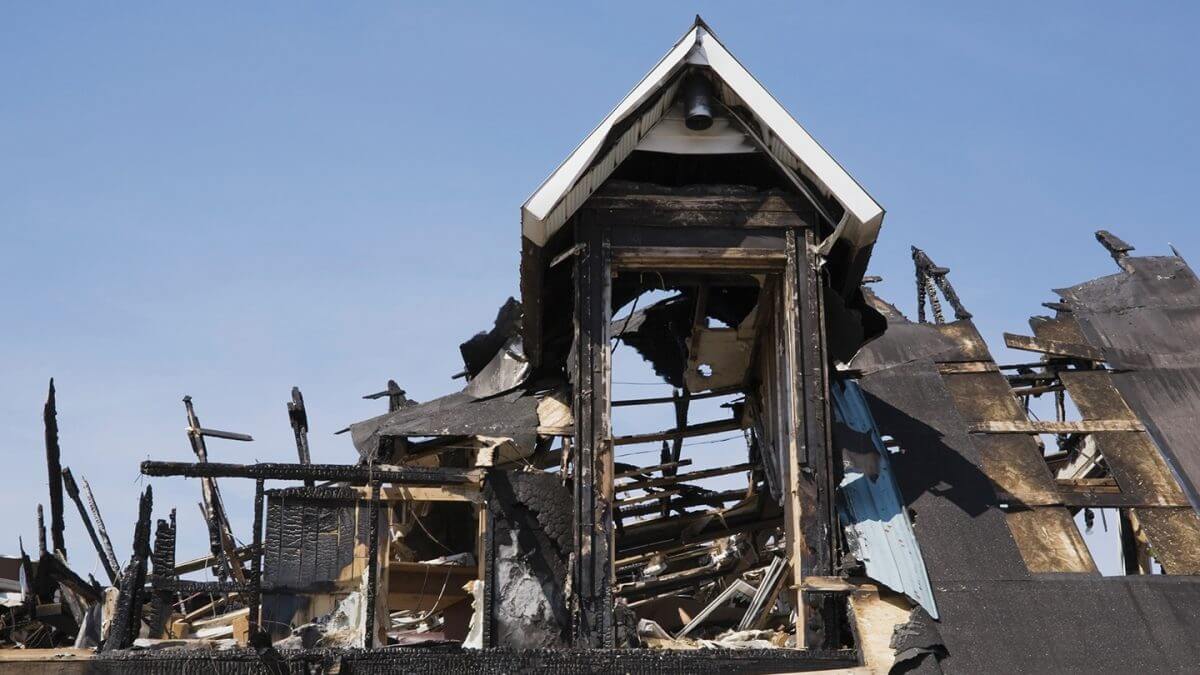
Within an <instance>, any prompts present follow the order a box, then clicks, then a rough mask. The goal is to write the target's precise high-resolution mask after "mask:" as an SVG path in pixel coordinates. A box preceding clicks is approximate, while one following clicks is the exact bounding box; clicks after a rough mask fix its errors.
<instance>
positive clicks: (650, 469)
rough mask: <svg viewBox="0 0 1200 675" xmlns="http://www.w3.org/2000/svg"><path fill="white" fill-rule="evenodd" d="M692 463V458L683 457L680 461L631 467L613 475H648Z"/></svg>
mask: <svg viewBox="0 0 1200 675" xmlns="http://www.w3.org/2000/svg"><path fill="white" fill-rule="evenodd" d="M691 463H692V460H690V459H681V460H679V461H673V462H664V463H662V464H655V465H653V466H639V467H638V468H636V469H629V470H628V471H620V472H617V474H616V475H615V476H613V477H614V478H631V477H633V476H646V475H649V474H652V473H654V472H655V471H663V470H665V469H676V468H679V467H681V466H689V465H691Z"/></svg>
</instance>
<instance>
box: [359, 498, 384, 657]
mask: <svg viewBox="0 0 1200 675" xmlns="http://www.w3.org/2000/svg"><path fill="white" fill-rule="evenodd" d="M369 518H370V527H369V528H368V535H367V536H369V537H371V541H370V542H369V543H368V544H367V598H366V600H367V616H366V621H365V627H364V629H363V647H365V648H366V649H370V648H372V647H374V646H375V603H376V602H377V601H378V598H377V597H376V596H377V592H376V589H375V587H376V585H377V584H378V580H379V560H377V558H378V557H379V482H378V481H371V501H370V516H369ZM385 602H386V596H385Z"/></svg>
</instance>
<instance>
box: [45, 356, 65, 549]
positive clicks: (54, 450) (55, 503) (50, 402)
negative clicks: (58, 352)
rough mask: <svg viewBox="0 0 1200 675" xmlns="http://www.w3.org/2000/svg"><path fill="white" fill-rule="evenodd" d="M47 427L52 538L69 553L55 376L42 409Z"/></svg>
mask: <svg viewBox="0 0 1200 675" xmlns="http://www.w3.org/2000/svg"><path fill="white" fill-rule="evenodd" d="M42 421H43V422H44V423H45V428H46V473H47V476H48V478H49V485H50V540H51V543H52V544H53V546H54V550H55V551H62V553H63V555H66V554H67V545H66V544H65V543H64V542H63V485H62V462H61V454H62V453H61V450H60V449H59V447H58V408H57V405H56V403H55V399H54V378H50V393H49V394H47V396H46V406H45V407H44V408H43V409H42Z"/></svg>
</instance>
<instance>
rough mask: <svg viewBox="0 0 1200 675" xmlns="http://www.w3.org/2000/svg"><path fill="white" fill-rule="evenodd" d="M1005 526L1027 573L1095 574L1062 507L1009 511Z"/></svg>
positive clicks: (1080, 541)
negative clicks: (1019, 552)
mask: <svg viewBox="0 0 1200 675" xmlns="http://www.w3.org/2000/svg"><path fill="white" fill-rule="evenodd" d="M1007 521H1008V526H1009V528H1010V529H1011V530H1012V534H1013V539H1014V540H1016V542H1017V548H1018V549H1020V551H1021V557H1022V558H1023V559H1024V560H1025V565H1026V566H1027V567H1028V568H1029V571H1030V572H1033V573H1035V574H1038V573H1047V572H1079V573H1084V574H1099V571H1098V570H1097V569H1096V563H1095V562H1094V561H1093V560H1092V554H1091V553H1090V552H1089V551H1088V548H1087V544H1085V543H1084V542H1083V536H1082V535H1080V534H1079V528H1078V527H1076V526H1075V521H1074V520H1072V518H1071V513H1070V512H1069V511H1067V510H1066V509H1063V508H1056V507H1034V508H1031V509H1020V510H1016V509H1014V510H1012V511H1009V513H1008V518H1007Z"/></svg>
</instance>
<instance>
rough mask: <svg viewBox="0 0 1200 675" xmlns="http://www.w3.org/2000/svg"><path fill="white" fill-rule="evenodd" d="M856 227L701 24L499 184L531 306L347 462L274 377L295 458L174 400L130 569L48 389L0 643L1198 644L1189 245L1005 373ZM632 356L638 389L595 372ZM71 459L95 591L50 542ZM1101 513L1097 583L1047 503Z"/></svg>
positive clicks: (946, 286) (505, 318) (7, 582)
mask: <svg viewBox="0 0 1200 675" xmlns="http://www.w3.org/2000/svg"><path fill="white" fill-rule="evenodd" d="M684 99H686V101H685V100H684ZM685 103H686V108H685ZM882 218H883V210H882V208H881V207H880V206H879V205H878V204H877V203H875V202H874V200H873V199H871V198H870V196H869V195H867V194H866V192H865V191H863V190H862V188H861V187H860V186H858V184H857V183H855V182H854V181H853V179H851V178H850V177H849V175H848V174H846V173H845V171H844V170H843V169H842V168H841V167H840V166H839V165H837V164H836V162H834V161H833V159H832V158H831V157H829V156H828V155H827V154H826V153H825V152H824V150H822V149H821V148H820V146H818V145H816V143H815V142H814V141H813V140H812V139H811V138H810V137H809V136H808V134H807V132H805V131H804V130H803V129H802V128H801V127H800V126H799V124H797V123H796V122H795V121H793V120H792V119H791V118H790V117H789V116H788V115H787V114H786V112H784V111H783V110H782V108H780V107H779V104H778V103H777V102H776V101H775V100H774V99H773V98H771V97H770V95H769V94H767V92H766V91H765V90H763V89H762V87H761V85H759V84H758V83H757V81H755V80H754V79H753V78H752V77H751V76H750V75H749V73H747V72H746V71H745V70H744V69H743V68H742V67H741V66H740V65H739V64H738V63H737V61H736V60H735V59H733V57H732V55H730V54H729V52H728V51H727V50H726V49H725V47H724V46H723V45H722V44H721V43H720V42H718V41H717V40H716V38H715V36H713V34H712V31H711V30H710V29H709V28H708V27H707V26H706V25H704V24H703V22H700V21H697V23H696V24H695V25H694V26H693V27H692V28H691V29H690V30H689V31H688V33H687V34H686V35H685V37H684V38H683V39H681V40H680V42H679V43H677V44H676V45H675V46H674V47H673V49H672V51H671V52H670V54H668V57H666V58H664V60H663V61H662V62H660V63H659V64H658V65H657V66H656V67H655V69H654V70H653V71H652V72H651V74H650V75H648V76H647V78H646V79H645V80H643V81H642V82H641V83H640V84H639V85H638V87H637V88H635V90H634V91H633V92H632V93H631V94H630V96H629V97H628V98H627V99H625V100H624V101H622V102H621V104H619V105H618V107H617V108H616V110H614V112H613V113H612V114H611V115H610V116H609V117H608V118H605V120H604V122H603V123H602V124H601V126H600V127H599V128H598V129H597V131H596V132H594V133H593V134H592V135H591V136H589V138H588V139H586V140H585V142H584V143H583V144H581V145H580V146H579V148H578V149H577V150H576V151H575V152H574V153H573V154H572V155H571V157H569V158H568V160H567V161H566V162H565V163H564V164H563V166H562V167H560V168H559V169H558V170H557V171H556V172H555V173H554V174H553V175H552V176H551V178H550V179H548V180H547V182H546V183H545V184H544V185H543V186H542V187H541V188H539V190H538V192H537V193H535V195H534V196H533V197H531V198H530V200H529V202H527V203H526V205H525V206H524V207H523V208H522V267H521V271H520V275H521V298H520V299H517V298H509V299H508V300H507V301H506V302H505V303H504V304H503V306H502V307H501V308H500V310H499V312H498V314H497V316H496V318H495V320H494V322H493V325H492V326H491V327H490V328H488V329H487V330H485V331H482V332H480V333H478V334H477V335H475V336H474V337H471V338H470V339H468V340H467V341H465V342H463V343H462V344H461V345H460V347H459V351H460V353H461V356H462V359H463V368H462V370H461V372H459V373H456V374H452V377H451V379H452V380H460V379H461V380H464V381H463V382H461V383H458V385H456V386H459V385H461V386H460V388H459V390H458V391H455V392H451V393H448V394H445V395H443V396H440V397H436V398H432V399H428V400H424V402H417V401H414V400H411V399H409V398H408V396H407V393H406V392H405V391H404V390H403V389H402V388H401V387H400V386H399V385H398V384H397V382H396V381H395V380H388V381H387V386H386V388H385V389H383V390H381V391H377V392H375V393H371V394H368V395H366V396H365V397H364V398H365V399H368V400H371V401H380V403H378V404H374V405H377V406H380V407H381V405H382V400H383V399H385V398H386V400H387V409H386V412H383V411H382V410H377V411H376V412H378V413H379V414H376V415H374V416H370V417H368V418H367V419H364V420H361V421H357V422H353V423H351V424H349V426H348V427H347V430H348V431H349V432H350V437H349V440H350V445H352V446H353V450H350V448H346V451H345V462H344V463H328V464H321V463H313V461H312V458H311V457H312V455H311V451H310V447H309V415H310V414H311V413H313V412H315V411H310V410H309V409H308V408H307V407H306V406H305V403H304V397H303V395H302V393H301V392H300V390H299V388H293V389H292V390H291V392H290V398H289V400H288V402H287V404H286V412H287V415H288V419H287V422H288V424H289V426H290V428H291V430H292V432H293V437H294V439H295V445H296V448H295V454H294V455H293V454H292V451H291V450H290V449H288V450H287V451H286V452H284V453H283V454H279V453H275V454H273V455H271V456H272V457H284V456H287V457H293V456H294V457H295V458H296V461H294V462H291V461H269V462H255V463H236V462H229V461H225V460H226V459H228V456H227V455H226V454H225V453H224V452H223V451H222V450H220V449H218V448H217V447H216V446H214V447H213V449H212V450H213V451H212V452H211V453H210V449H209V446H208V442H209V440H213V439H219V440H221V441H235V442H243V443H245V442H251V441H252V440H253V439H252V437H251V436H250V435H248V434H244V433H239V432H230V431H222V430H218V429H213V428H206V427H203V426H201V423H200V420H199V418H198V416H197V414H196V402H195V401H193V400H192V399H191V397H187V396H185V397H184V398H183V403H184V414H185V417H186V421H187V430H186V434H187V441H188V447H187V449H186V450H184V449H183V447H182V444H180V452H178V453H177V456H173V457H156V458H154V459H149V460H147V461H145V462H143V463H142V464H141V467H140V468H141V473H142V475H143V476H144V477H145V478H146V479H147V483H148V484H147V485H146V486H145V489H144V491H143V492H142V493H141V494H140V495H139V502H138V505H139V510H138V520H137V525H136V529H135V534H134V537H133V541H132V545H131V546H130V549H129V550H128V551H127V552H126V553H122V554H121V555H123V556H126V557H125V558H124V564H120V563H121V558H119V557H118V555H117V553H116V551H115V550H114V547H113V545H112V543H111V542H110V541H109V538H108V535H107V532H106V529H105V526H104V522H103V520H102V519H101V517H100V510H99V508H98V505H97V503H96V500H95V499H94V496H93V495H92V492H91V489H90V487H89V486H88V484H87V481H86V480H82V477H80V478H81V484H82V488H81V487H80V485H77V484H76V480H75V477H74V476H73V475H72V473H71V470H70V469H69V468H68V467H65V466H62V462H63V459H64V457H65V458H67V459H70V457H71V456H72V455H71V453H72V452H73V451H75V450H74V449H72V448H67V449H65V450H64V449H63V448H61V447H60V446H59V440H58V423H59V418H58V410H57V401H56V392H55V389H54V384H53V381H51V384H50V390H49V396H48V399H47V402H46V405H45V408H44V411H43V419H44V426H45V441H46V443H45V445H46V470H47V475H48V477H49V501H48V503H49V516H50V519H49V520H50V525H49V532H50V538H49V541H46V536H45V534H44V531H45V529H46V528H45V526H44V524H43V522H42V521H43V520H44V515H43V510H42V507H41V506H40V505H39V506H38V508H37V510H36V513H37V519H38V520H37V523H38V530H39V533H40V535H41V536H40V537H39V547H38V551H37V553H36V555H35V556H33V557H30V555H29V554H28V553H26V552H25V550H24V547H23V544H21V543H19V544H18V548H19V549H20V555H19V556H14V557H5V558H0V593H3V596H0V664H4V665H6V666H11V667H14V668H24V669H25V670H27V671H29V672H36V669H37V668H38V667H40V665H39V664H41V665H44V664H47V663H55V664H57V665H61V666H63V668H64V669H67V668H69V667H70V668H73V667H74V666H76V665H78V666H79V672H84V671H85V670H86V669H88V668H91V667H94V668H97V669H99V670H101V671H105V670H107V669H112V670H116V669H133V670H139V669H140V670H143V671H152V670H153V671H169V672H192V670H199V669H203V670H205V671H206V672H207V671H208V670H215V671H218V672H221V671H231V672H241V671H256V670H259V669H263V670H268V671H271V672H300V671H305V672H309V671H313V672H340V669H341V668H347V669H348V670H347V672H360V670H361V672H374V671H376V670H404V671H412V672H427V671H432V670H445V669H447V668H451V667H453V668H455V669H456V670H465V671H473V670H500V671H507V672H514V671H521V672H523V671H526V670H530V669H544V670H550V671H556V672H557V671H561V672H568V671H570V672H576V671H578V672H583V671H588V672H593V671H612V672H647V671H666V672H696V671H715V670H733V671H737V672H794V671H808V670H814V671H815V670H834V669H860V672H886V671H888V670H889V669H890V670H894V671H895V672H907V671H910V670H918V671H921V672H937V671H939V670H947V671H951V672H1011V671H1016V672H1023V671H1028V672H1043V671H1047V670H1064V671H1075V672H1102V671H1117V672H1142V671H1147V670H1182V669H1187V668H1191V667H1194V665H1195V663H1197V662H1200V652H1197V649H1198V648H1197V647H1196V646H1195V640H1194V639H1190V638H1192V637H1194V634H1195V631H1196V629H1197V628H1198V627H1200V582H1197V581H1196V575H1200V554H1198V553H1197V552H1198V551H1200V516H1197V508H1198V507H1200V499H1198V498H1197V489H1196V486H1197V484H1200V451H1198V450H1197V447H1198V446H1197V444H1196V443H1194V442H1193V441H1194V440H1195V434H1194V433H1193V432H1192V431H1191V426H1190V420H1192V419H1195V417H1196V416H1197V415H1196V412H1197V410H1200V387H1197V386H1196V382H1197V381H1200V378H1198V377H1197V373H1196V370H1197V368H1198V367H1200V359H1197V358H1196V356H1195V351H1196V347H1195V345H1196V344H1200V340H1198V338H1200V321H1198V320H1197V317H1198V316H1200V282H1198V281H1197V279H1196V277H1195V275H1194V274H1193V273H1192V271H1191V269H1190V268H1189V267H1188V266H1187V264H1186V263H1185V262H1184V261H1183V260H1182V259H1181V258H1180V257H1178V256H1177V255H1176V256H1169V257H1149V258H1147V257H1134V256H1132V255H1131V253H1132V251H1133V250H1134V249H1133V248H1132V246H1130V245H1129V244H1127V243H1125V242H1123V241H1121V240H1120V239H1119V238H1117V237H1116V236H1114V235H1112V234H1111V233H1107V232H1104V231H1102V232H1100V233H1098V234H1097V238H1098V239H1099V240H1100V242H1101V243H1102V244H1103V246H1104V247H1105V248H1106V249H1107V250H1108V251H1109V253H1110V254H1111V255H1112V256H1113V257H1114V259H1115V261H1116V263H1117V265H1118V269H1119V270H1120V271H1119V272H1118V273H1116V274H1114V275H1112V276H1110V277H1105V278H1102V279H1097V280H1094V281H1090V282H1086V283H1083V284H1080V285H1078V286H1073V287H1070V288H1066V289H1063V290H1061V291H1058V293H1059V296H1060V300H1059V301H1057V302H1053V303H1048V304H1047V305H1046V306H1047V308H1048V309H1051V310H1053V311H1054V312H1055V315H1054V316H1053V317H1036V318H1035V319H1033V320H1032V321H1031V328H1032V332H1033V335H1032V336H1022V335H1015V334H1010V335H1007V336H1006V338H1005V342H1006V344H1007V345H1008V346H1010V347H1013V348H1016V349H1021V350H1024V351H1028V352H1032V353H1036V354H1038V360H1036V361H1030V362H1027V363H1022V364H1012V365H1009V364H1001V363H998V362H996V361H995V360H994V359H993V357H992V356H991V353H990V352H989V350H988V347H987V345H986V344H985V343H984V342H983V340H982V338H981V336H980V335H979V332H978V330H977V329H976V327H975V325H974V324H973V323H972V318H973V315H972V313H971V312H969V311H968V310H967V308H966V306H965V305H966V304H967V302H969V300H970V298H962V297H960V296H959V295H958V294H957V293H956V292H955V289H954V287H953V285H952V283H951V279H950V270H948V269H947V268H944V267H939V266H937V265H936V264H935V263H934V262H933V260H932V259H931V257H930V256H929V255H927V254H926V253H925V252H924V251H922V250H920V249H917V248H913V250H912V257H913V264H914V276H915V279H916V285H915V290H916V298H917V306H918V311H917V315H916V316H917V318H916V321H915V322H914V321H911V320H909V319H908V318H906V317H905V316H904V315H903V314H902V313H901V312H900V311H899V310H897V309H896V308H895V307H894V306H892V305H890V304H888V303H887V302H886V301H884V300H883V299H881V298H879V297H877V296H876V295H875V294H874V293H873V292H871V290H869V288H868V287H867V285H866V282H867V281H868V279H867V277H866V275H865V272H866V269H867V264H868V262H869V259H870V254H871V249H872V246H873V244H874V241H875V237H876V235H877V234H878V231H879V227H880V225H881V223H882ZM943 303H944V305H945V306H944V305H943ZM946 306H948V307H949V311H950V313H951V316H950V317H948V316H947V309H946ZM628 362H637V363H639V364H644V367H645V369H646V370H647V372H652V373H653V374H654V375H655V377H657V378H658V380H659V381H658V382H656V383H635V384H655V385H657V386H658V389H657V390H656V391H655V392H654V394H653V395H637V396H626V395H624V393H623V392H626V391H628V390H626V389H624V388H623V385H624V384H626V383H625V382H622V381H620V380H618V379H617V377H616V376H615V375H614V373H615V372H616V371H617V370H619V369H620V368H621V367H622V366H623V365H624V364H625V363H628ZM380 379H381V380H382V379H383V378H382V377H381V378H380ZM375 386H378V385H377V384H376V385H375ZM372 388H374V387H372ZM1042 396H1047V397H1050V398H1052V399H1053V405H1054V412H1055V419H1053V420H1049V419H1047V420H1042V419H1038V418H1037V417H1036V416H1035V415H1034V414H1033V411H1032V408H1031V406H1032V405H1034V404H1033V403H1031V401H1036V400H1038V399H1039V397H1042ZM1068 403H1069V404H1070V405H1068ZM654 410H657V411H660V413H659V415H658V417H657V418H656V419H660V420H665V421H663V422H661V424H659V425H656V426H650V427H644V426H643V427H637V428H634V426H636V425H634V424H632V423H631V422H630V421H629V419H630V418H627V417H626V414H627V413H629V414H630V416H631V417H637V414H634V413H635V412H636V413H638V414H644V415H645V417H642V419H650V417H649V415H650V413H644V412H641V411H654ZM280 412H282V411H280ZM1068 412H1071V415H1068ZM1075 413H1078V414H1077V415H1076V414H1075ZM1075 417H1078V419H1075ZM66 419H68V417H67V416H66V415H64V422H65V420H66ZM279 422H280V424H282V423H283V419H282V414H280V420H279ZM1043 439H1046V440H1043ZM1051 439H1052V440H1051ZM180 440H182V439H180ZM188 453H190V456H189V454H188ZM183 459H193V460H194V461H181V460H183ZM172 476H173V477H186V478H190V479H194V480H195V481H196V482H197V483H198V486H197V487H198V492H199V495H200V500H201V511H202V514H203V517H204V521H205V529H206V532H205V534H206V535H207V550H205V551H203V552H200V554H199V555H198V556H197V555H196V552H186V551H185V552H186V553H188V554H189V555H192V556H195V557H192V558H190V559H184V561H183V562H179V553H180V551H177V550H176V549H177V547H182V546H184V542H186V541H190V539H188V538H185V537H182V536H181V532H180V531H179V529H178V527H179V526H178V524H177V522H176V518H175V511H174V498H175V497H176V495H174V494H172V495H170V497H171V501H172V505H171V506H168V507H164V506H163V501H164V499H163V494H162V492H161V491H160V492H159V494H158V506H157V511H156V510H155V509H156V506H155V492H154V487H153V484H154V482H155V481H154V479H156V478H159V477H172ZM232 480H246V481H253V485H254V503H253V513H254V516H253V522H252V523H234V522H232V520H231V519H230V517H229V515H228V514H229V512H228V511H227V510H226V505H225V498H224V496H223V493H222V489H221V488H222V486H225V485H227V484H228V481H232ZM219 481H220V482H219ZM64 490H65V491H66V494H67V496H68V497H69V498H70V499H71V500H72V502H74V504H75V506H76V510H77V511H78V514H79V516H80V519H81V522H82V524H83V528H82V529H81V530H80V532H74V531H72V532H71V540H72V541H73V542H74V541H83V538H82V536H81V535H83V534H86V536H87V540H88V541H90V542H91V544H92V548H93V549H94V550H95V552H96V555H97V556H98V560H99V561H100V563H101V566H102V567H103V568H104V570H105V577H106V579H105V580H104V582H105V583H103V584H102V583H101V582H99V581H97V580H95V579H87V580H85V579H82V578H80V577H79V576H78V575H77V574H76V573H75V572H72V571H71V567H70V565H69V564H68V558H67V547H66V541H67V537H66V529H65V525H64V515H63V491H64ZM230 494H236V493H233V492H232V491H231V492H230ZM1092 509H1104V510H1108V511H1110V512H1111V513H1113V514H1114V523H1116V527H1117V528H1119V536H1120V541H1119V546H1120V550H1121V552H1122V561H1123V565H1124V569H1123V571H1124V572H1125V573H1126V574H1125V575H1124V576H1118V577H1102V576H1100V575H1099V573H1098V568H1097V566H1096V564H1095V561H1094V559H1093V557H1092V555H1091V552H1090V551H1089V549H1088V547H1087V545H1086V542H1085V540H1084V537H1083V535H1082V534H1081V533H1080V531H1079V529H1078V527H1077V526H1076V524H1075V518H1076V517H1077V516H1078V515H1079V514H1081V513H1087V512H1089V510H1092ZM29 510H30V511H31V512H32V511H33V509H29ZM1102 513H1103V512H1102ZM156 514H157V515H159V516H160V517H159V518H157V519H155V518H154V516H155V515H156ZM29 515H32V513H30V514H29ZM163 516H165V517H163ZM75 550H76V549H75V548H73V549H72V551H75ZM1034 647H1036V648H1034ZM64 650H70V651H64ZM39 654H40V655H41V656H40V660H39V657H38V655H39ZM64 654H65V655H67V656H65V657H62V658H63V660H61V661H57V660H56V659H59V658H60V655H64ZM31 655H32V656H31ZM68 657H69V658H68Z"/></svg>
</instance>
